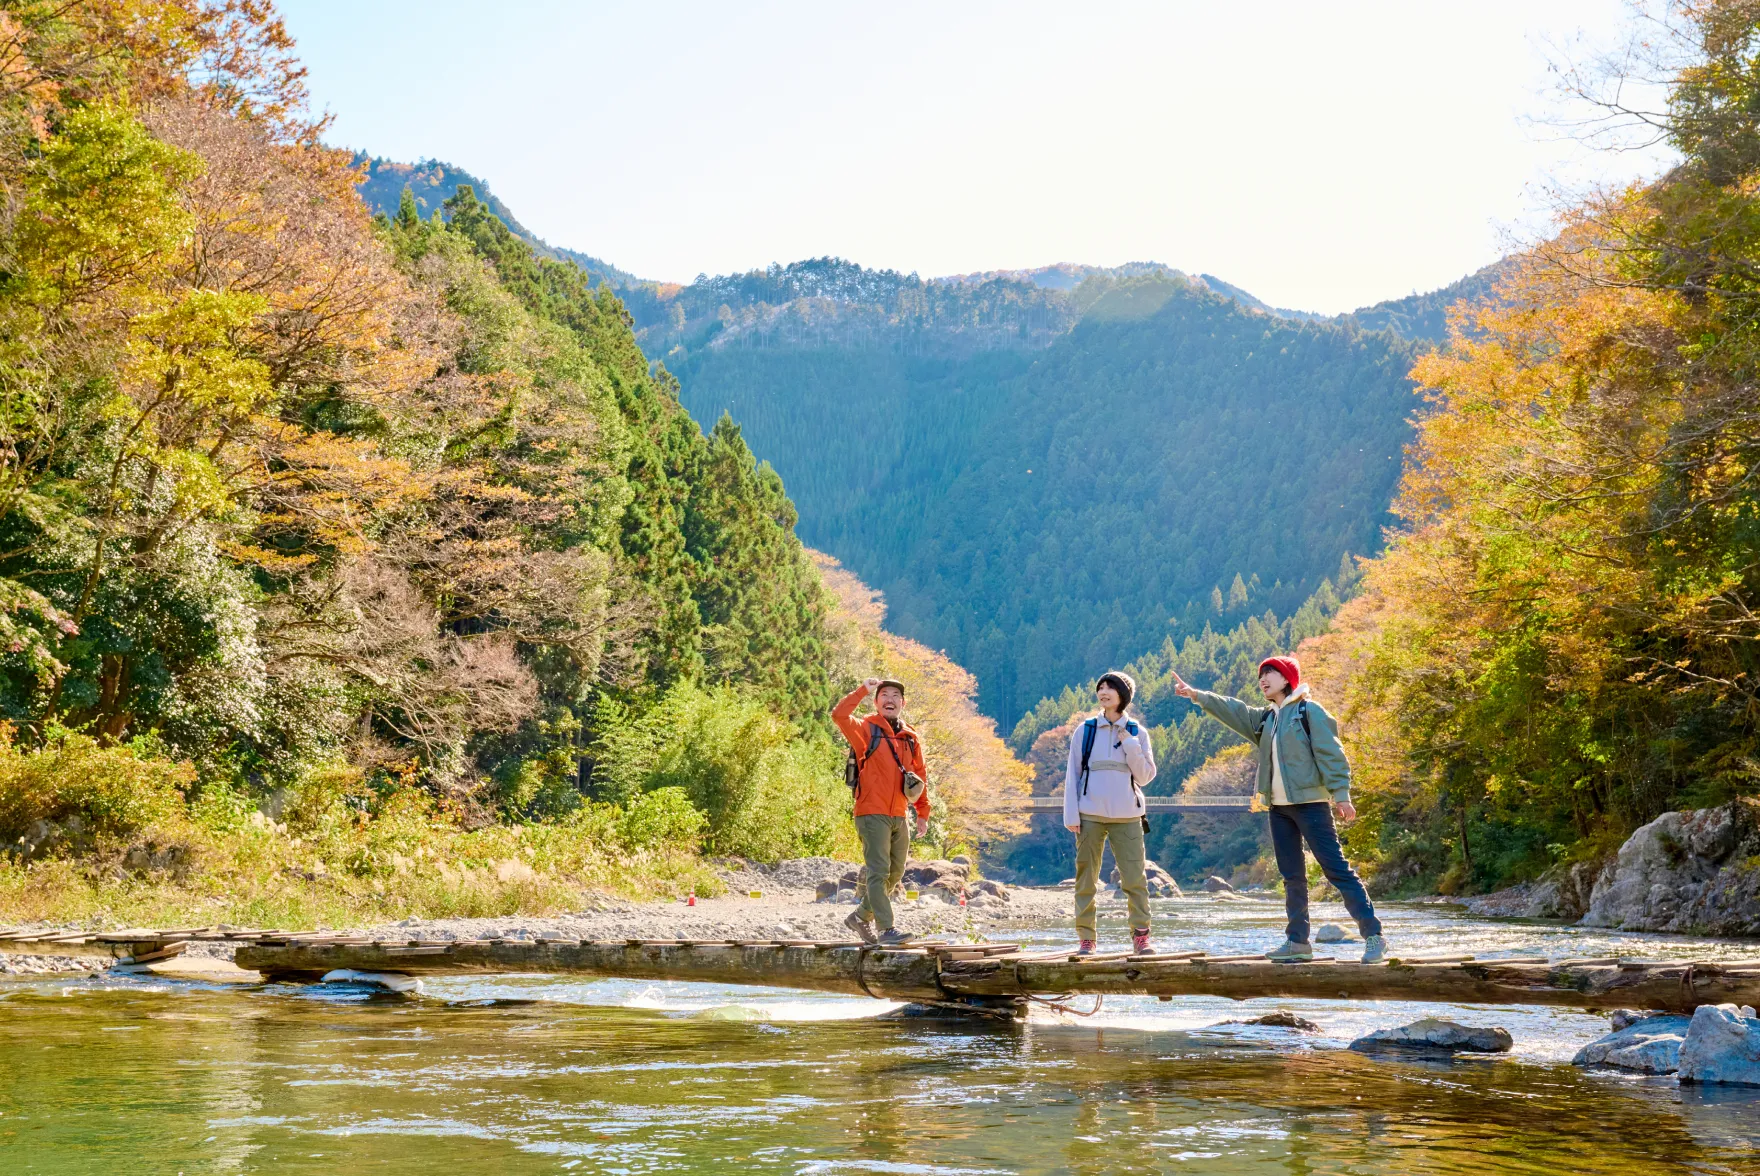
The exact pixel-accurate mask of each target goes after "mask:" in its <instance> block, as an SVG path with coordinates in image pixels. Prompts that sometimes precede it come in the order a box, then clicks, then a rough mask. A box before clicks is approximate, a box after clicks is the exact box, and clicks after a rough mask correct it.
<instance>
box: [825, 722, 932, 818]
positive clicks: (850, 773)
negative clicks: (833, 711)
mask: <svg viewBox="0 0 1760 1176" xmlns="http://www.w3.org/2000/svg"><path fill="white" fill-rule="evenodd" d="M865 726H866V727H867V728H868V750H867V751H865V752H863V753H862V758H861V759H859V760H858V759H856V749H855V748H854V747H851V748H850V749H849V752H848V754H846V755H845V756H844V757H843V782H844V785H845V786H846V787H848V788H849V791H850V795H851V796H852V797H853V796H859V795H860V794H861V791H862V766H863V765H864V764H866V763H867V762H868V757H869V756H871V755H873V754H874V749H875V748H876V747H879V746H880V741H881V740H882V739H886V736H885V734H884V733H882V732H881V730H880V728H879V727H876V726H875V725H874V724H873V723H867V724H865ZM886 747H887V750H889V751H891V752H892V762H893V763H895V764H897V765H898V775H899V784H900V786H901V787H902V788H903V789H904V798H905V800H906V801H907V802H909V803H911V804H915V803H916V802H917V798H918V797H919V796H921V795H923V787H924V784H923V780H922V778H921V777H919V776H918V775H917V774H916V773H915V772H913V771H911V770H910V769H908V768H906V767H905V766H904V761H903V760H901V759H899V758H898V748H897V747H895V746H893V742H892V740H890V739H886Z"/></svg>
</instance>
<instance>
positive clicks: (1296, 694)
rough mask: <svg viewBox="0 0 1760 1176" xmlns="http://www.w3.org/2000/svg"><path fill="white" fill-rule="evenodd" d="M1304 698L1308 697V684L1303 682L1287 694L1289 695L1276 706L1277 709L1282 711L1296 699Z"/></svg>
mask: <svg viewBox="0 0 1760 1176" xmlns="http://www.w3.org/2000/svg"><path fill="white" fill-rule="evenodd" d="M1306 697H1308V684H1307V683H1306V682H1303V683H1302V684H1301V685H1300V686H1297V687H1296V688H1295V689H1294V690H1291V691H1290V692H1289V695H1288V696H1287V697H1286V698H1285V699H1284V700H1283V701H1282V702H1280V703H1277V704H1276V706H1277V709H1278V710H1282V709H1283V708H1284V707H1286V706H1288V705H1289V704H1290V703H1292V702H1294V701H1296V700H1297V699H1298V698H1306Z"/></svg>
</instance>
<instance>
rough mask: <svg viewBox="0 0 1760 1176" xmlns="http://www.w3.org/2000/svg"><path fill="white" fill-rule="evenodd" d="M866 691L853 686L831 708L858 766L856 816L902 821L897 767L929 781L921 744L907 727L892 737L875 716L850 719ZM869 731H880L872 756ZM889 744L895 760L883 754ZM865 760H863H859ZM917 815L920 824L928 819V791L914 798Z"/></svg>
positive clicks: (900, 780)
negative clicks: (873, 729)
mask: <svg viewBox="0 0 1760 1176" xmlns="http://www.w3.org/2000/svg"><path fill="white" fill-rule="evenodd" d="M867 694H868V688H867V687H866V686H857V687H856V688H855V689H854V690H851V691H850V692H849V693H848V694H846V695H844V697H843V701H841V702H839V703H838V704H837V705H836V706H834V707H832V708H831V718H832V721H833V722H835V723H836V724H837V729H838V730H839V731H842V732H843V737H844V738H845V739H847V740H849V745H850V746H851V747H853V748H855V751H856V761H857V763H858V764H860V766H861V771H860V773H859V775H858V776H857V784H856V816H858V817H874V816H879V817H902V816H904V815H905V807H906V806H905V799H904V777H903V776H902V775H901V774H900V772H899V765H900V764H903V765H904V767H906V768H909V769H910V770H911V771H913V772H915V773H916V774H917V775H919V776H921V777H922V778H923V779H925V780H927V779H928V778H929V769H928V768H927V767H926V766H925V765H924V763H923V741H922V740H921V739H919V738H918V737H917V733H916V732H915V731H913V730H911V729H910V728H909V727H907V726H904V725H902V724H900V726H899V729H898V732H897V733H896V734H894V733H893V730H892V724H891V723H889V722H887V721H886V719H885V718H883V717H882V716H881V715H878V714H872V715H868V716H867V717H866V718H864V719H861V720H859V721H858V720H856V719H855V718H853V717H852V716H853V715H854V714H855V713H856V707H857V706H858V705H859V704H860V703H861V701H862V699H863V698H866V697H867ZM870 727H878V728H879V729H880V743H879V745H878V746H876V747H875V748H874V754H873V755H868V730H869V728H870ZM888 740H891V742H892V746H893V747H894V748H895V749H896V750H897V751H898V759H897V760H894V759H893V758H892V752H890V751H888V750H886V743H887V741H888ZM864 756H866V757H867V758H866V760H865V761H864V760H863V757H864ZM916 810H917V815H918V816H919V817H921V818H923V820H925V821H926V820H928V819H929V790H928V789H927V788H925V789H924V790H923V795H921V796H919V797H917V803H916Z"/></svg>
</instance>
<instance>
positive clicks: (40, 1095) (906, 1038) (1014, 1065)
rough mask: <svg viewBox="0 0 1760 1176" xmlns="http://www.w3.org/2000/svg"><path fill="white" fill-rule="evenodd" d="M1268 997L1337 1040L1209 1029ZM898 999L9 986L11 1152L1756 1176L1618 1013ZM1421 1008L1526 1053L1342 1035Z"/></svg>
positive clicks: (2, 1139) (1218, 906) (1733, 1092)
mask: <svg viewBox="0 0 1760 1176" xmlns="http://www.w3.org/2000/svg"><path fill="white" fill-rule="evenodd" d="M1156 907H1157V912H1156V913H1157V919H1158V922H1157V940H1158V942H1159V943H1160V944H1161V945H1162V946H1163V947H1164V948H1172V947H1175V946H1177V947H1179V948H1205V949H1207V950H1210V951H1212V952H1223V951H1230V952H1233V951H1248V950H1255V949H1258V950H1262V949H1263V948H1265V947H1266V946H1269V945H1270V944H1273V943H1275V942H1277V940H1278V939H1279V937H1280V936H1279V932H1280V931H1281V910H1280V908H1279V907H1277V906H1275V905H1273V904H1269V903H1254V902H1234V903H1227V902H1220V901H1215V900H1210V899H1207V898H1204V897H1193V898H1187V899H1174V900H1163V901H1158V902H1157V903H1156ZM1120 913H1122V912H1120ZM1317 914H1318V915H1320V916H1321V917H1320V918H1319V919H1317V920H1316V923H1318V922H1320V921H1324V920H1325V919H1332V920H1335V921H1339V922H1344V919H1343V918H1342V915H1343V911H1342V909H1327V908H1324V907H1322V908H1320V909H1319V910H1318V911H1317ZM1383 917H1384V919H1385V920H1386V921H1387V924H1388V933H1389V935H1390V937H1391V939H1392V941H1393V944H1394V948H1395V952H1396V954H1397V953H1398V952H1400V951H1404V952H1406V953H1408V954H1415V953H1416V952H1418V951H1427V952H1435V951H1450V952H1454V951H1459V952H1468V951H1470V952H1473V953H1475V954H1477V955H1480V956H1483V957H1489V956H1494V955H1499V954H1518V953H1531V952H1534V951H1536V950H1539V951H1543V952H1546V953H1548V954H1551V955H1554V956H1561V955H1578V956H1584V955H1603V954H1620V955H1626V956H1643V957H1692V958H1699V959H1710V958H1734V957H1750V958H1751V957H1752V956H1753V955H1755V954H1756V953H1757V952H1760V945H1753V944H1746V945H1744V944H1737V943H1730V942H1720V941H1715V940H1693V939H1685V938H1680V937H1672V936H1656V935H1631V934H1619V933H1610V932H1600V931H1589V930H1584V929H1579V928H1574V927H1549V926H1542V925H1532V924H1520V923H1509V922H1491V921H1485V920H1477V919H1472V918H1469V917H1466V916H1464V915H1462V914H1460V913H1459V912H1458V911H1455V910H1454V909H1452V908H1443V907H1432V906H1409V907H1400V906H1392V907H1390V908H1387V909H1386V910H1384V912H1383ZM1346 925H1347V926H1348V923H1347V924H1346ZM1124 934H1125V932H1124V926H1123V924H1122V922H1117V921H1114V922H1112V923H1111V924H1109V925H1103V927H1102V937H1103V939H1105V940H1112V941H1122V940H1123V938H1124ZM1019 938H1021V939H1023V940H1025V941H1027V942H1044V943H1052V942H1067V933H1064V932H1058V931H1056V930H1052V929H1046V930H1042V931H1034V932H1028V933H1026V934H1024V935H1022V936H1020V937H1019ZM1350 950H1352V947H1351V945H1344V946H1342V947H1341V948H1340V951H1341V952H1348V951H1350ZM1077 1003H1080V1004H1082V1005H1083V1006H1084V1007H1086V1006H1087V1005H1089V1004H1090V1003H1091V998H1090V999H1088V1000H1084V1001H1081V1002H1077ZM1278 1008H1286V1009H1290V1010H1292V1011H1295V1012H1297V1013H1300V1014H1301V1015H1303V1016H1305V1017H1307V1018H1309V1019H1310V1020H1313V1021H1316V1022H1318V1023H1319V1024H1320V1026H1321V1031H1320V1032H1319V1033H1300V1032H1296V1031H1293V1030H1284V1029H1269V1028H1262V1027H1257V1026H1252V1027H1248V1026H1241V1025H1226V1024H1220V1022H1223V1021H1226V1020H1228V1019H1230V1018H1244V1017H1252V1016H1258V1015H1260V1014H1262V1013H1265V1012H1270V1011H1272V1010H1275V1009H1278ZM889 1009H890V1006H887V1005H884V1004H881V1003H880V1002H875V1001H872V1000H868V999H865V998H862V999H855V998H841V997H828V996H823V995H816V994H808V993H793V992H785V991H779V990H774V989H738V988H717V987H712V986H707V985H683V984H680V985H668V984H658V985H657V984H651V983H647V982H625V981H596V982H584V981H577V980H572V979H569V978H567V977H531V976H527V977H512V978H496V979H482V978H440V979H430V980H429V981H428V982H427V992H426V994H425V995H424V996H422V997H418V998H410V997H389V996H381V995H371V994H369V993H366V992H364V991H356V990H348V989H334V988H331V989H317V988H300V987H295V986H278V985H272V986H267V987H261V988H245V989H231V988H224V987H220V986H216V985H211V984H200V983H189V982H176V981H167V980H156V979H136V978H126V977H116V976H105V977H101V978H97V979H90V980H68V979H61V980H54V979H43V978H30V979H9V980H0V1059H3V1062H0V1172H5V1173H97V1172H106V1173H107V1172H153V1173H160V1172H163V1173H187V1174H189V1176H194V1174H196V1173H232V1172H273V1173H305V1172H312V1173H317V1172H324V1173H334V1172H356V1171H383V1172H433V1171H440V1172H458V1173H466V1172H492V1173H527V1172H534V1173H535V1172H543V1173H552V1172H573V1173H601V1172H603V1173H655V1172H732V1171H741V1172H777V1173H790V1174H797V1173H798V1174H805V1173H922V1174H924V1176H968V1174H973V1176H975V1174H978V1173H1039V1172H1046V1173H1049V1172H1076V1173H1094V1174H1100V1173H1122V1172H1189V1173H1229V1174H1234V1173H1283V1174H1303V1176H1306V1174H1310V1173H1313V1174H1319V1173H1378V1174H1379V1173H1386V1174H1405V1173H1504V1172H1524V1173H1526V1172H1535V1173H1538V1172H1545V1173H1560V1172H1568V1173H1571V1174H1572V1176H1588V1174H1591V1173H1621V1174H1628V1173H1647V1172H1702V1173H1757V1174H1760V1090H1748V1089H1736V1088H1723V1089H1719V1088H1695V1087H1686V1088H1682V1087H1680V1086H1678V1085H1677V1084H1676V1083H1675V1082H1674V1080H1673V1079H1671V1078H1670V1079H1661V1078H1640V1077H1623V1076H1618V1075H1612V1074H1603V1073H1586V1072H1583V1071H1579V1070H1576V1069H1574V1068H1572V1067H1571V1066H1569V1065H1568V1064H1567V1063H1568V1061H1569V1059H1570V1056H1571V1055H1572V1054H1573V1053H1574V1052H1575V1051H1576V1050H1577V1049H1578V1048H1579V1047H1580V1046H1581V1045H1582V1044H1583V1043H1585V1042H1587V1041H1590V1040H1592V1039H1593V1038H1595V1037H1597V1036H1599V1035H1600V1034H1602V1033H1604V1032H1605V1031H1606V1020H1605V1018H1604V1017H1602V1016H1600V1015H1591V1014H1585V1013H1581V1012H1577V1011H1573V1010H1564V1009H1548V1008H1526V1007H1522V1008H1518V1007H1483V1006H1446V1005H1416V1004H1400V1003H1397V1002H1385V1001H1384V1002H1361V1003H1349V1002H1344V1001H1306V1000H1298V1001H1292V1000H1264V1001H1247V1002H1232V1001H1227V1000H1220V999H1211V998H1199V997H1194V998H1180V999H1176V1000H1174V1001H1171V1002H1161V1001H1157V1000H1155V999H1153V998H1130V999H1126V998H1111V999H1108V1000H1107V1001H1106V1002H1105V1005H1104V1007H1103V1008H1102V1009H1101V1010H1100V1012H1099V1013H1098V1014H1097V1015H1094V1016H1092V1017H1087V1018H1076V1017H1067V1016H1060V1015H1058V1014H1055V1013H1050V1012H1036V1013H1035V1014H1034V1015H1033V1016H1032V1017H1031V1018H1030V1019H1029V1020H1028V1021H1027V1022H1026V1023H1025V1024H1023V1025H1013V1026H1010V1025H996V1024H990V1023H966V1022H949V1021H945V1020H935V1019H918V1018H907V1017H899V1016H896V1015H893V1016H887V1015H884V1014H885V1013H886V1012H887V1011H888V1010H889ZM1426 1015H1434V1016H1446V1017H1451V1018H1454V1019H1457V1020H1460V1021H1463V1022H1466V1023H1469V1024H1497V1025H1502V1026H1504V1027H1505V1028H1507V1029H1509V1030H1510V1032H1511V1033H1512V1034H1513V1035H1514V1037H1515V1049H1514V1051H1513V1052H1512V1053H1511V1054H1510V1055H1508V1056H1507V1057H1503V1058H1500V1059H1498V1060H1471V1061H1468V1060H1455V1061H1447V1062H1420V1061H1390V1060H1386V1059H1382V1058H1370V1057H1366V1056H1363V1055H1359V1054H1354V1053H1351V1052H1349V1051H1347V1050H1345V1049H1344V1048H1343V1047H1344V1046H1346V1045H1347V1044H1348V1043H1349V1042H1350V1040H1351V1039H1352V1038H1353V1037H1356V1036H1359V1035H1360V1034H1362V1033H1365V1032H1368V1031H1369V1030H1371V1029H1375V1028H1380V1027H1383V1026H1388V1025H1397V1024H1403V1023H1405V1022H1407V1021H1411V1020H1415V1019H1417V1018H1418V1017H1421V1016H1426Z"/></svg>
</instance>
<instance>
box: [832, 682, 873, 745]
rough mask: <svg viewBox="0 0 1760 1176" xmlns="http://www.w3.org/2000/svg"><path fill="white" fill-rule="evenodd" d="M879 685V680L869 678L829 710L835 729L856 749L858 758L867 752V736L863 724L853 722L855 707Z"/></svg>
mask: <svg viewBox="0 0 1760 1176" xmlns="http://www.w3.org/2000/svg"><path fill="white" fill-rule="evenodd" d="M879 684H880V679H878V678H869V679H868V680H867V681H866V682H863V683H862V684H861V685H860V686H857V687H856V688H855V689H854V690H851V691H850V692H849V693H848V694H846V695H844V696H843V697H842V698H841V699H839V700H838V702H837V705H836V706H834V707H832V708H831V721H832V722H834V723H836V724H837V729H838V730H839V731H842V732H843V737H844V738H845V739H847V740H849V745H850V746H851V747H853V748H855V749H856V754H857V755H858V756H859V755H862V754H863V753H865V752H866V751H867V750H868V736H867V734H866V733H865V732H864V731H863V730H862V726H863V724H861V723H858V722H856V720H855V713H856V707H858V706H860V705H862V699H864V698H866V697H868V695H869V693H871V692H872V691H873V689H874V688H875V687H876V686H878V685H879Z"/></svg>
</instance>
